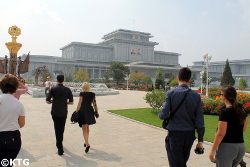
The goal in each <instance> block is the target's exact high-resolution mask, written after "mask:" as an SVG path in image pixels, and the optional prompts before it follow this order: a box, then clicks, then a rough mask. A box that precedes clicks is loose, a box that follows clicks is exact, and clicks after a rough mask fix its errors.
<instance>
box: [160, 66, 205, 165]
mask: <svg viewBox="0 0 250 167" xmlns="http://www.w3.org/2000/svg"><path fill="white" fill-rule="evenodd" d="M177 79H178V82H179V86H178V87H177V88H175V89H172V90H169V91H168V92H167V94H166V99H165V101H164V103H163V108H162V110H161V111H160V112H159V114H158V116H159V118H160V119H166V118H167V117H168V116H169V114H170V112H171V111H170V108H171V110H174V109H175V108H176V107H177V106H178V105H179V103H180V101H182V99H183V97H184V95H185V93H186V92H187V91H188V90H189V88H188V83H190V81H191V71H190V69H189V68H186V67H185V68H182V69H180V70H179V73H178V78H177ZM170 106H171V107H170ZM166 128H167V130H168V136H167V137H166V139H165V142H166V150H167V155H168V161H169V165H170V167H186V163H187V161H188V159H189V155H190V150H191V148H192V145H193V142H194V140H195V129H196V130H197V133H198V143H197V145H196V148H203V145H202V142H203V136H204V132H205V128H204V117H203V112H202V103H201V97H200V95H199V94H198V93H197V92H195V91H193V90H190V91H189V92H188V94H187V96H186V99H185V100H184V102H183V103H182V104H181V105H180V107H179V109H178V110H177V111H176V113H175V115H174V116H173V117H172V118H171V119H170V120H169V124H168V125H167V127H166Z"/></svg>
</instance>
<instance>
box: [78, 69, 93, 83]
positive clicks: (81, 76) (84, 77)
mask: <svg viewBox="0 0 250 167" xmlns="http://www.w3.org/2000/svg"><path fill="white" fill-rule="evenodd" d="M75 81H77V82H89V81H90V78H89V74H88V73H87V72H86V71H85V70H84V69H78V70H77V71H75Z"/></svg>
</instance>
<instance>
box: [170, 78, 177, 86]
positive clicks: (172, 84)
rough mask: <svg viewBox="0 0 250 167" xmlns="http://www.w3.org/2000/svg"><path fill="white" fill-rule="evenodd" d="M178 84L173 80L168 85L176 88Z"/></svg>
mask: <svg viewBox="0 0 250 167" xmlns="http://www.w3.org/2000/svg"><path fill="white" fill-rule="evenodd" d="M178 84H179V83H178V81H177V80H176V79H173V80H172V81H171V82H170V83H169V85H170V86H171V87H175V86H177V85H178Z"/></svg>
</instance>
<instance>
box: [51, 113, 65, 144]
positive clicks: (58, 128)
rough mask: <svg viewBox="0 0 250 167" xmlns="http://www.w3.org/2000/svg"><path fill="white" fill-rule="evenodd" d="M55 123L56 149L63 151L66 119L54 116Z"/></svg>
mask: <svg viewBox="0 0 250 167" xmlns="http://www.w3.org/2000/svg"><path fill="white" fill-rule="evenodd" d="M52 119H53V121H54V129H55V135H56V147H57V148H58V149H63V144H62V142H63V133H64V128H65V123H66V117H56V116H53V115H52Z"/></svg>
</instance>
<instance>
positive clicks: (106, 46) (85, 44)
mask: <svg viewBox="0 0 250 167" xmlns="http://www.w3.org/2000/svg"><path fill="white" fill-rule="evenodd" d="M72 45H79V46H93V47H102V48H113V46H110V45H104V44H93V43H84V42H71V43H69V44H67V45H65V46H63V47H61V48H60V50H63V49H65V48H67V47H69V46H72Z"/></svg>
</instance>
